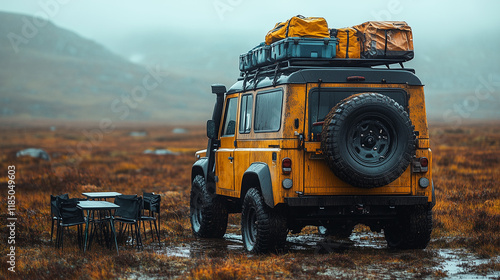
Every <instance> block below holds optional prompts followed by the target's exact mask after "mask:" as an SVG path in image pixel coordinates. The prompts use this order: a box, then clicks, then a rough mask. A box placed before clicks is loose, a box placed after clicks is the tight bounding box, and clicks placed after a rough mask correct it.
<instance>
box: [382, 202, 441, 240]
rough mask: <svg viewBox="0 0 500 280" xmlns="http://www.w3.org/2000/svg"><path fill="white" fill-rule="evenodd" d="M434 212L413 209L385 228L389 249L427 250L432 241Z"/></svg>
mask: <svg viewBox="0 0 500 280" xmlns="http://www.w3.org/2000/svg"><path fill="white" fill-rule="evenodd" d="M431 232H432V210H431V209H428V208H427V207H424V206H418V207H412V208H410V209H408V210H407V211H404V212H403V213H401V214H400V215H399V216H398V219H397V220H396V221H395V222H394V223H391V224H388V225H387V226H385V228H384V235H385V240H386V241H387V246H389V248H395V249H425V248H426V247H427V244H429V241H430V239H431Z"/></svg>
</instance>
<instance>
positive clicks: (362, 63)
mask: <svg viewBox="0 0 500 280" xmlns="http://www.w3.org/2000/svg"><path fill="white" fill-rule="evenodd" d="M406 61H407V60H404V59H351V58H335V59H320V58H318V59H314V60H312V59H307V58H293V59H288V60H284V61H280V62H275V63H273V64H267V65H264V66H261V67H256V68H254V69H251V70H248V71H241V72H240V78H239V79H238V80H243V83H244V84H246V81H247V80H249V79H252V78H256V77H257V76H259V75H260V74H274V79H273V85H274V84H276V79H277V77H278V73H283V72H295V71H298V70H303V69H328V68H333V67H365V68H371V67H372V66H382V65H385V66H386V67H387V69H388V70H396V69H397V70H406V71H409V72H412V73H414V74H415V70H414V69H410V68H405V67H404V65H403V62H406ZM391 64H399V65H400V66H401V68H390V65H391Z"/></svg>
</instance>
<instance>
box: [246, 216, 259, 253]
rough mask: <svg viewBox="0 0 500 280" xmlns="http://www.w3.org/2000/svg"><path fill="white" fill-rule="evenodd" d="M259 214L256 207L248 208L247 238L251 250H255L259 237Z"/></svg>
mask: <svg viewBox="0 0 500 280" xmlns="http://www.w3.org/2000/svg"><path fill="white" fill-rule="evenodd" d="M256 219H257V215H256V213H255V209H254V208H250V209H249V210H248V214H247V219H246V221H245V233H244V234H245V240H246V246H247V249H248V250H249V251H251V250H253V247H254V246H255V242H256V239H257V224H256V221H257V220H256Z"/></svg>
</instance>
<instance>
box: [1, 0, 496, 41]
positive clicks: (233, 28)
mask: <svg viewBox="0 0 500 280" xmlns="http://www.w3.org/2000/svg"><path fill="white" fill-rule="evenodd" d="M0 10H3V11H10V12H18V13H24V14H29V15H41V16H46V17H48V18H49V19H50V20H51V21H53V22H54V23H55V24H57V25H58V26H61V27H63V28H67V29H70V30H72V31H75V32H76V33H78V34H79V35H81V36H84V37H86V38H89V39H93V40H95V41H97V42H99V43H102V44H104V45H106V46H108V47H110V48H111V49H112V50H113V49H115V48H119V46H117V45H116V42H117V40H119V39H120V38H123V37H126V36H127V34H128V33H137V32H141V31H159V32H161V31H162V30H163V31H176V32H185V33H187V34H189V33H191V34H192V36H196V34H197V33H203V34H227V35H228V36H231V37H239V38H242V37H241V36H244V35H249V36H252V37H253V36H256V35H259V36H261V37H263V36H264V35H265V33H266V32H267V31H268V30H269V29H270V28H272V27H273V26H274V24H275V23H276V22H277V21H284V20H286V19H288V18H289V17H291V16H294V15H297V14H302V15H305V16H322V17H325V18H326V19H327V21H328V23H329V25H330V26H332V27H346V26H352V25H356V24H360V23H362V22H365V21H367V20H405V21H407V22H408V23H409V24H410V26H412V28H413V31H414V35H415V36H414V37H415V38H418V39H419V40H415V44H416V45H417V46H416V48H417V47H418V44H424V43H427V42H428V41H430V40H439V39H440V40H443V39H444V38H443V35H445V36H444V37H450V36H452V37H453V36H465V37H466V36H467V34H469V33H471V32H479V31H480V30H481V32H493V34H497V36H498V34H500V21H499V20H498V11H499V10H500V1H496V0H489V1H449V0H448V1H436V0H424V1H417V0H409V1H408V0H378V1H374V0H365V1H363V0H358V1H331V0H329V1H303V0H298V1H297V0H292V1H284V0H280V1H271V0H257V1H256V0H252V1H250V0H206V1H168V0H147V1H139V0H120V1H118V0H106V1H102V0H85V1H83V0H40V1H29V0H17V1H3V2H2V3H1V4H0ZM440 36H441V38H440Z"/></svg>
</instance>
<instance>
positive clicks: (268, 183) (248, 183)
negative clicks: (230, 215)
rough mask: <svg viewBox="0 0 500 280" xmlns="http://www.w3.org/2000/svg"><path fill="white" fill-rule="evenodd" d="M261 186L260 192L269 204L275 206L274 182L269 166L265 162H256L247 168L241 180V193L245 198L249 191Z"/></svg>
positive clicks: (242, 197)
mask: <svg viewBox="0 0 500 280" xmlns="http://www.w3.org/2000/svg"><path fill="white" fill-rule="evenodd" d="M257 184H258V186H260V192H261V194H262V197H263V198H264V202H265V203H266V205H267V206H269V207H271V208H274V197H273V183H272V180H271V172H270V171H269V166H267V164H266V163H264V162H254V163H252V164H251V165H250V167H248V168H247V170H246V171H245V173H244V174H243V179H242V180H241V194H240V197H241V199H242V200H243V199H244V198H245V195H246V193H247V191H248V190H249V189H250V188H252V187H256V185H257Z"/></svg>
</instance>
